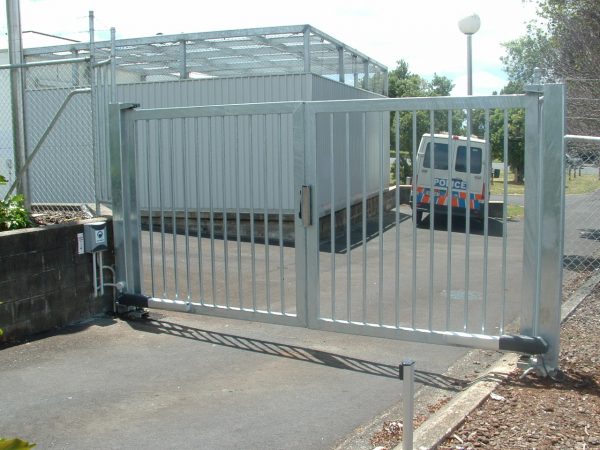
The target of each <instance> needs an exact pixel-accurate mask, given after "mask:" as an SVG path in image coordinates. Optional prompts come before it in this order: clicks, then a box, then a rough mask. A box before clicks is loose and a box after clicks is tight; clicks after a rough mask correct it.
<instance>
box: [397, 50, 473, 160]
mask: <svg viewBox="0 0 600 450" xmlns="http://www.w3.org/2000/svg"><path fill="white" fill-rule="evenodd" d="M453 88H454V84H453V83H452V80H450V79H449V78H447V77H445V76H440V75H438V74H434V75H433V77H432V79H431V81H428V80H426V79H424V78H423V77H421V76H420V75H417V74H414V73H411V72H410V70H409V67H408V63H407V62H406V61H404V60H400V61H398V66H397V67H396V68H395V69H394V70H392V71H391V72H390V74H389V81H388V96H389V97H392V98H399V97H438V96H449V95H450V92H451V91H452V89H453ZM415 116H416V123H417V126H416V135H417V140H419V139H420V137H421V136H422V135H423V134H424V133H428V132H429V131H430V129H431V126H430V125H431V120H430V114H429V113H428V112H427V111H415ZM463 119H464V115H463V114H462V111H457V112H454V113H453V115H452V130H453V132H454V133H455V134H458V133H460V131H461V130H462V129H463V127H462V125H463ZM398 121H399V122H398ZM398 124H399V128H400V142H399V143H400V151H403V152H408V153H409V154H411V152H412V148H413V114H412V112H401V113H400V114H397V115H396V114H392V115H391V117H390V126H391V138H392V139H391V145H392V147H395V143H396V129H397V125H398ZM433 128H434V132H436V133H437V132H440V131H447V130H448V112H447V111H436V112H435V113H434V127H433Z"/></svg>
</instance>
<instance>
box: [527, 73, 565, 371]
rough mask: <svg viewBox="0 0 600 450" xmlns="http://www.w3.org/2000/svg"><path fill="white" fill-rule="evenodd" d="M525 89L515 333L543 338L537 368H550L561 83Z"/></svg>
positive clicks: (557, 257)
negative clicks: (520, 258) (520, 303)
mask: <svg viewBox="0 0 600 450" xmlns="http://www.w3.org/2000/svg"><path fill="white" fill-rule="evenodd" d="M528 90H529V92H528V94H529V95H530V96H531V98H532V103H531V104H530V107H529V108H528V110H527V112H526V119H525V120H526V123H525V130H526V139H525V233H524V245H523V306H522V313H521V334H523V335H526V336H536V337H541V338H543V339H544V340H545V341H546V343H547V344H548V349H549V350H548V352H547V353H546V354H544V355H543V358H542V359H541V360H540V361H538V363H539V366H538V367H537V368H538V369H539V370H540V371H542V372H553V371H555V370H556V369H557V368H558V352H559V341H560V305H561V298H562V257H563V229H564V185H565V180H564V177H565V171H564V149H563V142H564V86H563V85H561V84H547V85H535V86H530V87H529V88H528ZM538 99H539V100H538ZM533 102H534V103H533Z"/></svg>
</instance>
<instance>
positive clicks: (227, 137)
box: [137, 115, 294, 212]
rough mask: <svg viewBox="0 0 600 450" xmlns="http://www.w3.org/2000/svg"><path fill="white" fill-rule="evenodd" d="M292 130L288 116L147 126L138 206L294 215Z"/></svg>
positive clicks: (141, 142)
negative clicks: (164, 193)
mask: <svg viewBox="0 0 600 450" xmlns="http://www.w3.org/2000/svg"><path fill="white" fill-rule="evenodd" d="M291 131H292V121H291V117H289V116H283V117H279V116H272V115H269V116H259V117H254V118H250V117H249V116H242V117H239V118H235V117H226V118H223V117H216V118H204V119H199V120H190V119H175V120H168V121H167V120H165V121H150V123H149V125H148V126H145V127H144V128H143V129H139V130H138V133H137V140H138V144H137V149H138V151H139V152H140V154H139V155H138V157H139V160H140V165H139V167H138V169H139V174H138V176H139V178H138V179H139V183H140V185H141V186H144V189H141V190H140V197H139V202H140V203H139V204H140V208H141V209H143V210H146V209H148V208H149V207H150V209H152V210H153V211H159V210H161V209H162V210H173V209H174V210H176V211H183V210H184V209H186V208H187V209H188V210H200V211H204V212H207V211H210V210H214V211H222V210H229V211H233V210H234V209H237V208H239V209H240V210H241V211H244V212H247V211H249V209H250V208H253V209H263V208H265V207H266V208H268V209H269V210H274V211H275V210H277V211H278V210H279V209H280V208H282V209H283V210H284V211H285V212H289V211H291V210H292V209H293V204H294V201H293V199H294V192H293V185H292V183H289V182H287V181H286V182H285V183H282V179H283V180H292V179H293V158H292V157H291V155H292V152H293V147H292V146H293V142H292V133H291ZM148 155H154V156H152V157H150V158H149V157H148ZM280 174H281V175H280ZM165 187H168V192H170V194H169V195H168V196H165V195H163V191H164V190H165ZM147 192H149V193H150V198H151V202H149V201H148V194H147ZM265 202H266V205H265Z"/></svg>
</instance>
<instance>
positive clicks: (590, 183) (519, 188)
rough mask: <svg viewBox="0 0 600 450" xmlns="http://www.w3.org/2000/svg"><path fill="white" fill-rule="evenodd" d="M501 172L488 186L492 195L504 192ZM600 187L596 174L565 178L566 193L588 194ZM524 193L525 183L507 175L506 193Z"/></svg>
mask: <svg viewBox="0 0 600 450" xmlns="http://www.w3.org/2000/svg"><path fill="white" fill-rule="evenodd" d="M502 177H503V174H502V172H500V178H494V184H492V185H491V186H490V192H491V194H492V195H503V194H504V180H503V178H502ZM598 189H600V180H599V179H598V176H597V175H581V176H578V177H572V178H571V179H570V180H566V191H565V192H566V194H567V195H571V194H589V193H590V192H594V191H596V190H598ZM524 193H525V185H524V184H518V183H515V182H514V176H513V174H512V173H511V174H509V176H508V192H507V194H508V195H523V194H524Z"/></svg>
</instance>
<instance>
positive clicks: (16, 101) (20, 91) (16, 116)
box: [6, 0, 31, 209]
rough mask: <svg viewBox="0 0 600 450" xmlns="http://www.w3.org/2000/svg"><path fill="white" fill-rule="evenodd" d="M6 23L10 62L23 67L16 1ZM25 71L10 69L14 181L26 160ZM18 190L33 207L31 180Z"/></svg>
mask: <svg viewBox="0 0 600 450" xmlns="http://www.w3.org/2000/svg"><path fill="white" fill-rule="evenodd" d="M6 19H7V25H8V47H9V62H10V64H11V66H12V65H15V66H20V65H22V64H23V62H24V61H23V45H22V40H21V10H20V6H19V2H18V1H17V0H9V1H7V2H6ZM25 70H26V69H24V68H22V67H11V69H10V90H11V94H10V96H11V108H12V133H13V145H14V158H15V165H14V167H15V179H16V178H17V174H18V173H20V172H21V170H22V169H23V166H24V164H25V160H26V158H27V134H26V133H25V98H24V97H25V77H24V71H25ZM17 181H19V183H18V185H17V190H18V193H19V194H23V195H24V196H25V206H26V207H27V208H28V209H29V208H30V206H31V196H30V188H29V176H28V174H27V172H24V173H23V176H22V177H21V179H20V180H17Z"/></svg>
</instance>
